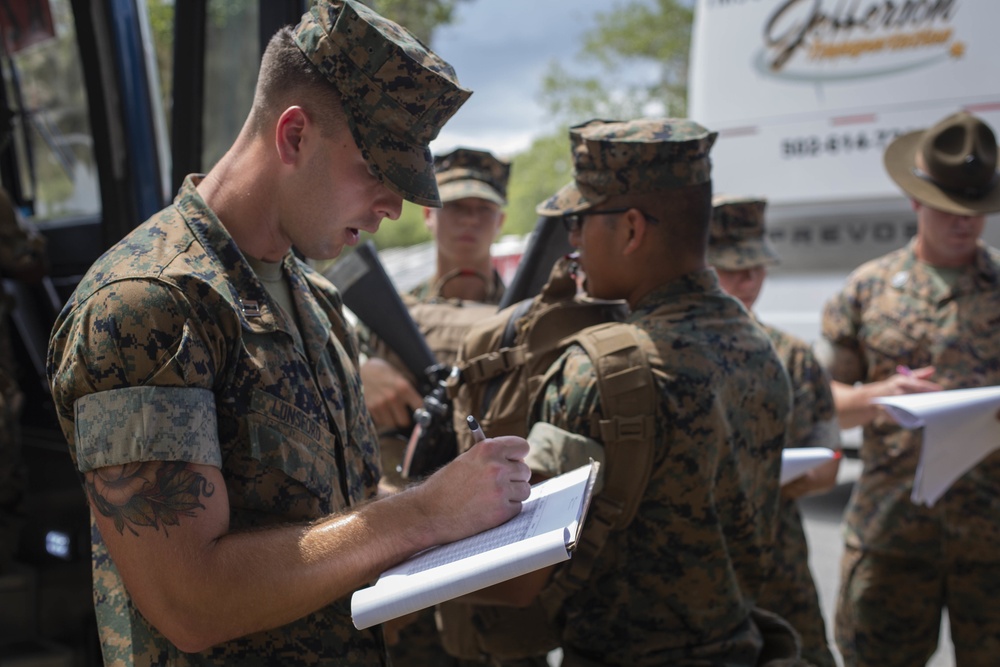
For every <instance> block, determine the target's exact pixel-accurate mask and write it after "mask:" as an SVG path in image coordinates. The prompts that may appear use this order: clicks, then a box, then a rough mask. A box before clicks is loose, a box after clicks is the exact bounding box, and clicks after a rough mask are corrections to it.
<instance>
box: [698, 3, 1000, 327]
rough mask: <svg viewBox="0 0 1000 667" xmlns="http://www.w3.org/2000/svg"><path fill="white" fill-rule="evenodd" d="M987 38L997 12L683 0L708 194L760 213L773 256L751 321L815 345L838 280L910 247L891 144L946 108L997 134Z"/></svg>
mask: <svg viewBox="0 0 1000 667" xmlns="http://www.w3.org/2000/svg"><path fill="white" fill-rule="evenodd" d="M998 27H1000V2H998V1H997V0H697V1H696V6H695V22H694V30H693V38H692V48H691V63H690V73H689V80H690V84H689V116H690V117H691V118H692V119H694V120H696V121H698V122H699V123H701V124H703V125H705V126H706V127H708V128H710V129H713V130H717V131H718V132H719V138H718V141H717V142H716V145H715V147H714V148H713V149H712V160H713V180H714V184H715V191H716V192H719V193H723V192H724V193H728V194H734V195H755V196H762V197H764V198H766V199H767V200H768V207H767V224H768V228H769V235H770V239H771V241H772V242H773V243H774V245H775V247H776V249H777V250H778V252H779V253H780V255H781V258H782V264H781V265H780V266H779V267H776V268H775V269H774V270H773V271H772V277H771V278H769V279H768V282H767V283H765V287H764V291H763V294H762V295H761V299H760V301H759V302H758V307H757V309H758V312H759V313H760V316H761V318H762V319H763V320H765V321H768V322H770V323H772V324H774V325H776V326H779V327H781V328H784V329H786V330H788V331H791V332H792V333H795V334H797V335H799V336H800V337H801V338H803V339H805V340H815V339H816V337H817V336H818V335H819V321H820V314H821V309H822V306H823V302H824V301H825V300H826V299H827V298H828V297H829V296H830V295H831V294H832V293H833V292H834V291H835V290H836V289H837V288H838V287H839V286H840V284H841V283H842V282H843V279H844V278H845V277H846V275H847V274H848V273H849V272H850V271H851V270H852V269H853V268H855V267H856V266H858V265H859V264H861V263H862V262H864V261H866V260H868V259H871V258H873V257H877V256H879V255H881V254H884V253H885V252H888V251H890V250H893V249H895V248H898V247H900V246H902V245H904V244H905V243H906V242H907V241H908V240H909V238H910V237H911V236H912V235H913V234H914V233H915V230H916V219H915V216H914V215H913V212H912V210H911V208H910V205H909V201H908V200H907V199H906V198H905V197H904V195H903V194H902V193H901V191H900V190H899V189H898V188H897V187H896V185H895V184H894V183H893V182H892V181H891V180H890V179H889V177H888V176H887V175H886V173H885V170H884V169H883V166H882V154H883V151H884V149H885V147H886V145H887V144H888V143H889V142H891V140H892V139H893V138H894V137H895V136H897V135H899V134H900V133H904V132H907V131H910V130H914V129H921V128H926V127H928V126H930V125H933V124H934V123H935V122H937V121H938V120H939V119H941V118H943V117H945V116H946V115H948V114H950V113H953V112H955V111H959V110H961V109H965V110H967V111H970V112H972V113H974V114H976V115H977V116H979V117H980V118H982V119H983V120H985V121H986V122H987V123H989V124H990V125H991V126H992V127H993V128H994V130H995V131H997V132H998V133H1000V40H998V39H997V28H998ZM984 236H985V238H986V240H987V242H989V243H990V244H991V245H1000V220H991V221H989V222H988V223H987V226H986V233H985V235H984Z"/></svg>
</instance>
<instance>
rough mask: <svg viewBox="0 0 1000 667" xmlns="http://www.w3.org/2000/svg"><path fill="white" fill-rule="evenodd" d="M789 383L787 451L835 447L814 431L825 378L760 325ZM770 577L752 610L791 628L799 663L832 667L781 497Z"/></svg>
mask: <svg viewBox="0 0 1000 667" xmlns="http://www.w3.org/2000/svg"><path fill="white" fill-rule="evenodd" d="M761 326H762V327H763V328H764V331H766V332H767V335H768V337H769V338H770V339H771V343H772V344H773V345H774V350H775V352H777V354H778V358H779V359H781V362H782V364H783V365H784V367H785V370H786V371H788V378H789V379H790V380H791V383H792V418H791V426H790V428H789V434H788V444H787V445H786V446H787V447H830V448H834V447H838V446H839V442H838V438H837V431H835V430H834V431H829V430H824V429H822V428H820V429H819V432H820V433H822V434H823V435H826V436H829V435H832V436H833V438H832V441H831V440H830V439H829V438H827V439H825V440H822V439H821V440H818V439H817V438H816V436H817V426H818V425H820V424H822V423H829V422H831V421H832V420H834V419H836V414H835V411H834V406H833V394H832V393H831V391H830V378H829V376H828V375H827V373H826V370H825V369H824V368H823V367H822V366H821V365H820V364H819V362H818V361H817V360H816V356H815V355H814V354H813V351H812V348H811V347H810V346H809V345H808V344H806V343H805V342H803V341H801V340H799V339H798V338H795V337H794V336H791V335H789V334H787V333H785V332H783V331H781V330H779V329H775V328H774V327H772V326H769V325H767V324H763V323H761ZM774 543H775V558H774V560H775V568H774V576H773V577H772V578H771V579H770V580H769V581H768V582H767V583H766V584H765V585H764V588H763V590H761V593H760V598H758V600H757V605H758V606H759V607H761V608H763V609H767V610H768V611H773V612H774V613H776V614H778V615H779V616H781V617H782V618H784V619H785V620H786V621H788V622H789V623H791V624H792V627H793V628H795V630H796V631H798V633H799V637H800V638H801V640H802V658H803V659H805V660H807V661H808V662H810V663H812V664H814V665H815V666H816V667H835V665H836V662H835V661H834V659H833V653H831V651H830V647H829V646H828V645H827V634H826V623H825V622H824V620H823V610H822V609H821V608H820V604H819V594H818V593H817V591H816V582H815V581H814V580H813V576H812V572H811V571H810V569H809V543H808V542H807V541H806V533H805V529H804V528H803V525H802V515H801V514H800V513H799V504H798V502H797V501H796V500H792V499H789V498H782V499H781V501H780V508H779V512H778V530H777V532H776V533H775V536H774Z"/></svg>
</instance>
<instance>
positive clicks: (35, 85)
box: [3, 0, 100, 221]
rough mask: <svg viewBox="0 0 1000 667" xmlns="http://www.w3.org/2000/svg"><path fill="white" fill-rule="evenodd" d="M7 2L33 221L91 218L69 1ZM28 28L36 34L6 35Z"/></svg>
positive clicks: (88, 154)
mask: <svg viewBox="0 0 1000 667" xmlns="http://www.w3.org/2000/svg"><path fill="white" fill-rule="evenodd" d="M7 5H8V6H9V7H10V8H11V9H10V10H9V11H7V12H6V13H5V14H4V25H3V28H4V35H5V48H6V49H7V51H8V53H9V54H10V56H11V61H12V63H13V68H11V69H9V70H8V71H7V72H5V81H6V84H7V99H8V100H9V102H10V104H11V106H12V107H14V120H13V129H14V150H15V151H16V153H17V160H16V162H17V165H18V171H19V174H18V176H19V181H20V183H21V191H22V192H21V194H22V198H23V199H24V200H25V201H28V202H33V204H34V211H33V214H34V217H35V219H36V220H43V221H44V220H52V219H57V218H66V217H76V216H88V215H95V214H97V213H99V212H100V196H99V184H98V178H97V169H96V165H95V160H94V141H93V136H92V133H91V129H90V127H91V126H90V118H89V116H88V112H87V98H86V92H85V90H86V87H85V86H84V83H83V73H82V71H81V68H80V59H79V50H78V48H77V43H76V31H75V29H74V24H73V12H72V10H71V8H70V3H69V0H49V2H33V3H23V2H22V3H7ZM12 23H13V25H12ZM25 29H28V30H31V31H33V32H34V34H35V35H36V38H35V39H28V40H26V41H21V40H16V39H10V35H11V34H23V31H24V30H25ZM17 84H19V86H18V85H17ZM18 87H19V88H20V91H18ZM32 172H33V173H32ZM26 213H31V212H30V211H26Z"/></svg>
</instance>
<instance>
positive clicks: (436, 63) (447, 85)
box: [292, 0, 472, 207]
mask: <svg viewBox="0 0 1000 667" xmlns="http://www.w3.org/2000/svg"><path fill="white" fill-rule="evenodd" d="M292 35H293V38H294V40H295V43H296V44H297V45H298V47H299V49H300V50H301V51H302V53H304V54H305V56H306V57H307V58H308V59H309V61H310V62H311V63H312V64H313V65H315V66H316V68H317V69H319V71H320V72H322V73H323V74H324V75H325V76H326V77H327V79H329V81H330V82H331V83H333V85H334V86H335V87H336V88H337V90H338V91H339V93H340V99H341V103H342V104H343V106H344V110H345V111H346V115H347V122H348V125H349V127H350V129H351V134H352V135H353V136H354V141H355V143H357V145H358V148H359V149H360V150H361V152H362V155H364V158H365V160H366V161H367V162H368V165H369V166H370V167H371V168H372V170H373V171H374V173H375V174H376V175H377V176H378V177H379V178H380V179H381V180H382V181H383V182H384V183H385V184H386V186H387V187H389V189H391V190H392V191H393V192H395V193H396V194H398V195H400V196H401V197H403V198H404V199H406V200H408V201H411V202H413V203H415V204H420V205H423V206H434V207H438V206H440V205H441V200H440V198H439V196H438V189H437V179H436V178H435V177H434V160H433V157H432V155H431V151H430V146H429V144H430V142H431V141H433V140H434V139H435V138H436V137H437V135H438V133H439V132H440V131H441V127H442V126H443V125H444V124H445V122H446V121H447V120H448V119H449V118H451V117H452V115H454V113H455V112H456V111H458V108H459V107H460V106H462V104H463V103H464V102H465V101H466V100H467V99H468V98H469V95H471V94H472V93H471V91H469V90H467V89H465V88H463V87H462V86H460V85H459V83H458V78H457V76H456V75H455V70H454V69H453V68H452V66H451V65H449V64H448V63H447V62H445V61H444V60H442V59H441V58H440V57H439V56H437V55H436V54H435V53H433V52H432V51H431V50H430V49H428V48H427V47H426V46H425V45H424V44H423V43H421V42H420V40H419V39H417V38H416V37H414V36H413V35H412V34H411V33H410V32H409V31H408V30H406V29H405V28H403V27H402V26H400V25H398V24H396V23H394V22H392V21H390V20H389V19H387V18H385V17H383V16H381V15H380V14H378V13H377V12H375V11H374V10H372V9H370V8H368V7H366V6H365V5H363V4H361V3H360V2H356V1H355V0H339V1H337V2H321V3H318V4H317V5H316V6H314V7H313V8H312V9H310V10H309V11H308V12H306V13H305V14H304V15H303V16H302V20H301V21H300V22H299V24H298V25H297V26H296V27H295V28H294V29H293V31H292Z"/></svg>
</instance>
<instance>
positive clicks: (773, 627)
mask: <svg viewBox="0 0 1000 667" xmlns="http://www.w3.org/2000/svg"><path fill="white" fill-rule="evenodd" d="M798 654H799V644H798V637H797V636H796V634H795V632H794V631H793V629H792V626H791V625H789V624H788V623H787V622H786V621H785V620H784V619H782V618H780V617H778V616H776V615H775V614H773V613H771V612H769V611H764V610H762V609H759V608H755V609H754V610H753V611H752V612H751V613H750V617H749V618H748V619H747V620H746V621H744V622H743V623H742V624H740V626H739V627H737V628H736V629H735V630H733V632H731V633H730V634H729V636H728V637H726V638H725V639H720V640H718V641H715V642H711V643H708V644H703V645H701V646H688V647H684V648H680V649H674V650H668V651H662V652H660V653H658V654H657V655H656V656H655V657H651V658H650V660H644V661H642V665H657V666H659V665H670V666H671V667H811V666H810V665H809V664H808V663H807V662H805V661H804V660H802V659H801V658H799V657H798ZM616 664H617V663H616ZM562 667H609V663H606V662H603V661H601V660H599V659H595V658H593V657H590V656H586V655H584V654H582V653H579V652H577V651H575V650H573V648H572V647H570V648H565V647H564V648H563V661H562Z"/></svg>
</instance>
